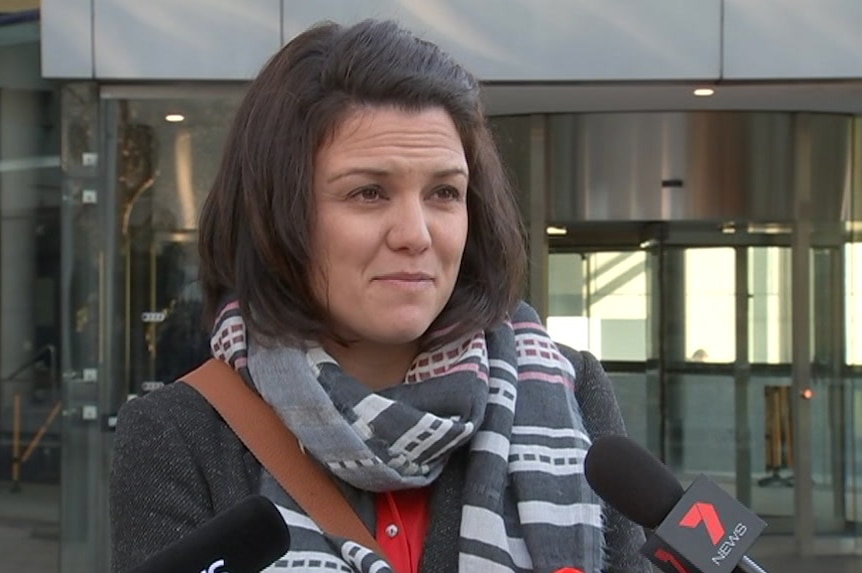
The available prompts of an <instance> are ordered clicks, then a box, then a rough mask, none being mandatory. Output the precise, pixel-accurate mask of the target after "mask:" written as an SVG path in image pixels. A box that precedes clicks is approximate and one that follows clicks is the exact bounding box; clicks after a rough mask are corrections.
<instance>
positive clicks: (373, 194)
mask: <svg viewBox="0 0 862 573" xmlns="http://www.w3.org/2000/svg"><path fill="white" fill-rule="evenodd" d="M353 196H354V197H356V198H357V199H360V200H362V201H377V200H378V199H380V198H381V193H380V189H378V188H377V187H363V188H362V189H359V190H357V191H356V192H355V193H354V194H353Z"/></svg>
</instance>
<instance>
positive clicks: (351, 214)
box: [312, 107, 469, 344]
mask: <svg viewBox="0 0 862 573" xmlns="http://www.w3.org/2000/svg"><path fill="white" fill-rule="evenodd" d="M468 178H469V174H468V171H467V160H466V158H465V155H464V148H463V146H462V144H461V138H460V137H459V135H458V131H457V129H456V127H455V124H454V122H453V121H452V118H451V117H450V116H449V114H448V113H447V112H446V111H445V110H443V109H441V108H429V109H425V110H422V111H419V112H411V111H402V110H398V109H395V108H390V107H367V108H361V109H358V110H357V111H355V112H353V113H352V114H351V115H349V116H348V117H347V119H346V120H345V121H344V122H343V123H342V124H341V126H340V127H339V129H338V130H337V131H336V133H335V136H334V137H333V139H332V140H331V141H330V142H329V143H328V144H326V145H324V146H323V147H322V148H321V149H320V151H318V153H317V155H316V158H315V171H314V197H315V203H316V211H317V215H316V220H315V222H314V226H313V231H312V273H313V274H312V277H313V280H314V283H313V284H314V290H315V295H316V296H317V297H318V299H319V300H320V301H321V302H322V303H323V304H324V305H326V307H327V308H328V311H329V318H330V320H331V321H332V323H333V325H334V326H335V329H336V332H337V333H338V334H339V335H341V336H343V337H345V338H347V339H348V340H359V341H364V342H371V343H377V344H406V343H412V342H415V341H416V340H417V339H418V338H419V337H421V336H422V334H423V333H425V331H426V330H427V329H428V327H429V326H430V325H431V323H432V322H433V321H434V319H435V318H436V317H437V315H439V314H440V312H441V311H442V310H443V307H444V306H446V303H447V301H448V300H449V297H450V296H451V294H452V290H453V289H454V287H455V281H456V280H457V278H458V270H459V268H460V266H461V256H462V255H463V253H464V245H465V243H466V241H467V183H468Z"/></svg>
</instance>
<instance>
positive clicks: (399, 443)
mask: <svg viewBox="0 0 862 573" xmlns="http://www.w3.org/2000/svg"><path fill="white" fill-rule="evenodd" d="M200 254H201V268H202V272H201V281H202V285H203V289H204V294H205V301H206V308H207V311H206V314H207V318H208V320H209V323H210V324H214V325H215V328H214V331H213V349H214V354H215V356H216V358H220V359H222V360H225V361H226V362H228V363H229V364H231V366H233V367H234V368H236V369H237V370H238V371H239V373H240V374H241V375H242V376H243V378H244V379H245V380H246V381H247V382H248V383H249V384H250V385H251V386H252V387H253V388H254V389H255V390H256V391H257V392H258V393H259V394H260V395H261V396H262V397H263V398H264V399H265V400H266V401H267V402H268V403H269V404H270V405H271V406H272V407H273V408H274V409H275V410H276V412H277V413H278V414H279V416H280V417H281V419H282V420H283V421H284V423H285V424H286V425H287V426H288V427H289V428H290V429H291V430H292V431H293V432H294V434H296V436H297V437H298V439H299V440H300V442H301V443H302V445H303V446H304V448H305V450H306V452H307V453H308V455H311V456H313V457H314V459H315V460H317V461H318V462H319V463H320V464H321V465H322V466H323V467H324V468H326V469H327V470H329V471H330V472H331V473H332V474H334V476H335V477H336V478H337V480H338V483H339V484H340V485H341V486H342V489H343V490H344V491H345V494H346V496H347V497H348V498H349V499H350V501H351V503H352V505H353V506H354V507H355V508H356V510H357V512H358V513H359V515H360V516H361V517H362V519H363V521H364V522H365V523H366V524H367V525H368V527H369V529H370V531H371V532H375V533H376V534H377V539H378V540H380V542H381V545H382V546H383V548H384V552H386V553H388V554H387V555H380V556H378V557H379V559H378V563H377V564H376V565H374V566H372V567H371V568H370V569H375V568H378V567H386V564H385V562H384V560H387V559H388V560H389V561H390V562H391V563H392V565H393V566H394V568H395V569H396V570H398V571H400V572H401V573H408V572H410V571H419V570H421V571H456V570H460V571H508V570H513V571H542V572H550V571H556V570H558V569H561V568H564V567H574V568H577V569H581V570H583V571H585V572H589V573H597V572H599V571H604V570H611V571H635V570H637V568H638V567H642V563H641V561H640V560H639V557H638V556H637V555H636V551H637V545H638V541H642V536H641V537H639V536H638V532H636V531H635V530H633V529H625V527H626V526H623V525H620V526H619V527H617V526H616V525H614V527H613V528H611V531H608V527H603V526H604V525H605V523H604V522H605V521H608V523H609V524H610V523H614V524H618V525H619V524H621V523H622V522H621V521H620V520H618V519H616V518H615V519H616V520H614V521H611V520H610V517H609V515H610V514H609V513H608V510H607V509H604V508H602V506H601V503H600V501H599V499H598V498H597V497H596V495H595V494H594V493H593V492H592V490H591V489H590V488H589V487H588V485H587V484H586V481H585V479H584V476H583V468H582V464H581V460H582V459H583V454H584V452H585V451H586V448H587V447H588V445H589V437H588V433H589V432H588V430H587V428H586V427H585V425H584V421H583V418H582V415H581V409H580V407H579V405H578V402H577V400H576V399H575V394H574V392H573V388H574V386H575V384H576V382H577V379H576V377H577V375H576V373H575V371H574V370H573V368H572V365H571V363H570V362H569V361H567V360H566V359H564V358H563V357H562V356H561V355H560V352H559V350H558V349H557V347H556V346H555V345H554V343H553V342H552V341H551V340H550V339H549V338H548V336H547V334H546V333H545V331H544V330H543V328H542V326H541V324H540V321H539V318H538V316H537V315H536V313H535V312H534V311H533V310H532V309H530V308H529V307H528V306H527V305H525V304H523V303H520V302H519V301H518V294H519V292H520V290H521V286H522V277H523V275H524V264H525V263H524V260H525V257H524V249H523V242H522V235H521V232H520V226H519V219H518V214H517V208H516V204H515V201H514V199H513V196H512V194H511V192H510V190H509V187H508V185H507V182H506V179H505V176H504V170H503V168H502V166H501V163H500V159H499V157H498V155H497V152H496V150H495V147H494V145H493V142H492V138H491V136H490V134H489V131H488V128H487V126H486V123H485V120H484V117H483V112H482V107H481V104H480V100H479V88H478V84H477V82H476V80H475V79H474V78H473V77H472V76H471V75H470V74H468V73H467V72H466V71H465V70H464V69H462V68H461V67H460V66H458V65H457V64H455V63H454V62H453V61H452V60H451V59H449V57H448V56H446V55H445V54H443V53H442V52H441V51H440V50H439V49H438V48H437V47H436V46H434V45H433V44H430V43H428V42H424V41H421V40H418V39H416V38H415V37H413V36H412V35H410V34H409V33H407V32H406V31H404V30H402V29H399V28H398V27H397V26H396V25H394V24H392V23H388V22H382V23H381V22H373V21H367V22H363V23H360V24H357V25H355V26H352V27H347V28H344V27H340V26H337V25H334V24H325V25H321V26H317V27H315V28H312V29H310V30H308V31H306V32H305V33H303V34H301V35H300V36H298V37H297V38H296V39H294V40H293V41H291V42H290V43H289V44H287V45H286V46H285V47H284V48H283V49H282V50H281V51H280V52H279V53H278V54H276V55H275V56H274V57H273V59H272V60H271V61H270V62H269V63H268V64H267V65H266V67H265V68H264V69H263V71H262V72H261V73H260V75H259V76H258V77H257V78H256V79H255V80H254V82H253V83H252V84H251V86H250V88H249V90H248V93H247V95H246V97H245V99H244V101H243V102H242V104H241V105H240V107H239V109H238V112H237V115H236V118H235V119H234V124H233V128H232V131H231V133H230V135H229V136H228V141H227V144H226V148H225V152H224V156H223V159H222V163H221V167H220V169H219V172H218V176H217V178H216V181H215V183H214V185H213V189H212V191H211V193H210V195H209V197H208V198H207V202H206V204H205V206H204V209H203V213H202V218H201V228H200ZM578 359H581V357H580V356H579V357H578ZM588 360H592V361H593V362H594V359H592V358H588ZM581 364H582V365H583V361H582V362H581ZM590 364H592V363H590ZM602 376H603V374H602ZM310 421H313V422H314V423H310ZM254 493H263V494H264V495H266V496H267V497H269V498H270V499H271V500H272V501H273V502H275V503H277V504H279V505H281V506H283V507H285V508H287V509H289V510H290V511H291V512H292V513H291V515H298V516H300V517H301V516H302V510H301V508H299V506H298V505H297V504H295V503H294V502H293V500H292V499H291V498H290V496H289V495H288V494H287V493H286V492H284V491H283V490H282V489H281V488H280V486H279V485H278V484H277V482H275V480H274V479H273V478H272V476H270V475H269V474H268V472H267V471H265V470H262V468H261V467H260V465H259V464H258V463H257V462H256V460H255V459H254V458H253V456H252V455H251V454H250V453H249V452H248V451H247V450H246V449H245V448H244V447H243V446H242V444H240V443H239V441H238V439H237V438H236V436H235V435H234V434H233V432H232V431H231V430H230V429H229V428H228V427H227V426H226V425H225V423H224V422H223V421H222V420H221V418H219V417H218V415H217V414H216V413H215V412H214V411H213V409H212V408H211V407H210V406H209V404H208V403H207V402H206V401H204V400H203V398H201V397H200V396H199V395H198V394H197V393H196V392H195V391H194V390H192V389H190V388H189V387H188V386H187V385H185V384H183V383H177V384H174V385H171V386H169V387H167V388H165V389H163V390H160V391H158V392H155V393H153V394H150V395H149V396H147V397H146V398H142V399H138V400H134V401H132V402H130V403H129V404H127V405H126V406H125V407H124V408H123V411H122V412H121V414H120V417H119V424H118V428H117V436H116V442H115V459H114V466H113V479H112V492H111V502H112V508H111V509H112V514H111V515H112V530H113V544H114V547H113V555H114V565H113V567H114V571H124V570H126V569H127V568H128V567H130V566H131V565H133V564H135V563H137V562H140V561H142V560H143V559H145V558H146V556H147V555H149V554H151V553H153V552H154V551H156V550H158V549H159V548H161V547H163V546H164V545H166V544H168V543H169V542H171V541H173V540H175V539H176V538H177V537H178V536H180V535H183V534H185V533H187V532H189V531H191V530H193V529H194V528H196V527H198V526H199V525H200V524H201V523H202V522H204V521H205V520H207V519H208V518H210V517H212V516H213V515H215V514H216V513H218V512H220V511H223V510H225V509H226V508H228V507H230V506H231V505H233V504H234V503H236V502H237V501H239V500H240V499H242V498H243V497H245V496H248V495H250V494H254ZM391 520H394V522H397V523H400V524H401V527H400V528H399V527H394V525H393V523H394V522H393V523H390V521H391ZM309 521H310V520H308V519H301V518H298V519H297V520H296V521H295V522H293V523H289V525H290V526H291V529H292V531H291V538H292V545H291V551H290V552H289V553H288V555H287V556H286V559H285V562H286V563H288V564H290V563H293V564H296V563H299V562H298V561H291V559H290V555H291V553H293V552H298V553H301V554H302V555H304V556H308V555H312V556H314V559H313V560H304V561H302V563H303V566H302V567H297V568H295V570H305V571H325V570H328V571H331V570H333V569H335V570H343V571H354V570H355V571H360V570H366V567H365V566H364V565H363V564H359V563H351V562H349V561H346V559H347V557H343V556H342V551H341V547H340V541H339V540H338V539H332V538H329V537H327V536H326V535H325V534H323V533H322V532H320V530H319V529H317V528H316V527H315V526H314V524H313V523H311V524H309ZM620 528H622V529H625V531H622V534H621V530H620ZM312 561H313V562H314V563H315V564H316V566H312V565H310V563H311V562H312ZM378 570H387V569H385V568H384V569H378ZM644 570H646V569H644Z"/></svg>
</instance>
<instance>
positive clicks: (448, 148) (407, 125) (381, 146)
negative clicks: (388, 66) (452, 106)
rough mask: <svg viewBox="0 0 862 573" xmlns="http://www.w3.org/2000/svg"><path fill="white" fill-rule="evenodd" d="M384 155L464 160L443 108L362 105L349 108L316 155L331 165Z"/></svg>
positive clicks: (457, 138) (456, 134)
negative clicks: (405, 108)
mask: <svg viewBox="0 0 862 573" xmlns="http://www.w3.org/2000/svg"><path fill="white" fill-rule="evenodd" d="M386 153H398V154H401V153H406V154H410V153H414V154H417V155H422V154H425V155H428V154H436V155H438V156H440V158H446V157H447V156H448V158H449V159H454V160H463V157H464V148H463V144H462V142H461V136H460V134H459V132H458V128H457V126H456V125H455V122H454V121H453V119H452V117H451V116H450V115H449V113H448V112H447V111H446V110H445V109H443V108H442V107H429V108H424V109H421V110H404V109H400V108H397V107H391V106H385V107H376V106H374V107H372V106H363V107H357V108H354V109H351V110H350V111H348V112H347V115H346V116H345V117H344V119H343V120H342V121H341V122H340V123H339V124H338V125H337V126H336V128H335V129H334V131H333V133H332V136H331V137H330V138H329V139H328V140H327V141H325V142H324V144H323V145H322V146H321V147H320V149H319V150H318V153H317V159H318V160H319V162H320V163H327V164H328V163H332V162H334V161H335V162H337V161H339V160H350V159H352V158H361V157H363V156H368V157H375V156H377V155H380V154H384V155H385V154H386Z"/></svg>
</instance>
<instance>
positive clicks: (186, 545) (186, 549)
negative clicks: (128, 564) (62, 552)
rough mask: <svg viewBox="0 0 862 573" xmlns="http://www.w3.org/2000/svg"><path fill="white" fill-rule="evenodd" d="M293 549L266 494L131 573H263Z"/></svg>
mask: <svg viewBox="0 0 862 573" xmlns="http://www.w3.org/2000/svg"><path fill="white" fill-rule="evenodd" d="M289 547H290V533H289V532H288V530H287V524H286V523H285V522H284V518H282V516H281V513H280V512H279V511H278V508H277V507H276V506H275V505H273V503H272V502H271V501H269V500H268V499H267V498H265V497H263V496H262V495H253V496H249V497H247V498H245V499H244V500H242V501H240V502H239V503H237V504H236V505H234V506H233V507H231V508H230V509H228V510H227V511H224V512H222V513H220V514H218V515H216V516H215V517H213V518H212V519H210V520H209V521H207V522H206V523H204V524H203V525H202V526H200V527H199V528H198V529H196V530H194V531H193V532H191V533H189V534H188V535H186V536H185V537H183V538H181V539H180V540H178V541H176V542H174V543H172V544H170V545H169V546H167V547H165V548H164V549H162V550H161V551H159V552H158V553H156V554H155V555H153V556H152V557H150V558H149V559H147V560H146V561H144V562H143V563H141V564H139V565H137V566H136V567H135V568H134V569H132V570H131V571H130V572H129V573H166V572H170V573H259V572H260V571H261V570H262V569H265V568H266V567H268V566H269V565H270V564H271V563H273V562H274V561H276V560H277V559H278V558H279V557H281V556H282V555H284V554H285V553H287V550H288V548H289Z"/></svg>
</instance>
